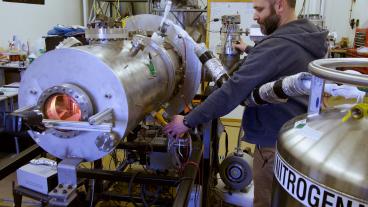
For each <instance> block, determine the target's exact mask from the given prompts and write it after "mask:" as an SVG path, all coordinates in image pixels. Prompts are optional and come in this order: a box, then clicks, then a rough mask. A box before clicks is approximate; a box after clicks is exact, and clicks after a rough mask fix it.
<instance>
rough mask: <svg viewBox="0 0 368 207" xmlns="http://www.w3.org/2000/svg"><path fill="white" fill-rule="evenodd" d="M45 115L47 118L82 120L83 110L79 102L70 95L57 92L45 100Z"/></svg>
mask: <svg viewBox="0 0 368 207" xmlns="http://www.w3.org/2000/svg"><path fill="white" fill-rule="evenodd" d="M44 115H45V117H46V119H53V120H64V121H81V119H82V111H81V109H80V106H79V104H78V103H77V102H76V101H75V100H74V99H73V98H72V97H71V96H69V95H67V94H62V93H57V94H53V95H51V96H50V97H49V98H48V99H47V100H46V102H45V105H44Z"/></svg>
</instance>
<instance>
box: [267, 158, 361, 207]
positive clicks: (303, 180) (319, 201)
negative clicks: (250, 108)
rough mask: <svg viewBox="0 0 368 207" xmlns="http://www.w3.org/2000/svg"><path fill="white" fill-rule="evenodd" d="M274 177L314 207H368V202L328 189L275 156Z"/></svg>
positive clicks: (300, 199) (288, 190)
mask: <svg viewBox="0 0 368 207" xmlns="http://www.w3.org/2000/svg"><path fill="white" fill-rule="evenodd" d="M274 176H275V178H276V179H277V181H278V183H279V184H280V185H281V186H282V188H284V189H285V191H287V192H288V193H289V195H291V196H292V197H293V198H295V199H296V200H297V201H299V202H300V203H302V204H303V205H305V206H313V207H327V206H331V207H368V202H367V201H363V200H359V199H356V198H353V197H349V196H348V195H344V194H342V193H340V192H337V191H335V190H332V189H328V188H326V187H325V186H322V185H321V184H318V183H316V182H314V181H312V180H311V179H309V178H307V177H305V176H304V175H302V174H300V173H299V172H298V171H296V170H295V169H293V168H292V167H290V166H289V165H288V164H287V163H286V162H284V161H283V160H282V158H281V157H280V155H279V154H278V153H276V155H275V165H274Z"/></svg>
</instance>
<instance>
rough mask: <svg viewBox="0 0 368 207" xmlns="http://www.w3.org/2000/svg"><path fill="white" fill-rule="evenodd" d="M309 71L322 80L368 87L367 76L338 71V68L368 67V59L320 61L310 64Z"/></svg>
mask: <svg viewBox="0 0 368 207" xmlns="http://www.w3.org/2000/svg"><path fill="white" fill-rule="evenodd" d="M308 67H309V71H310V72H311V73H312V74H313V75H315V76H318V77H320V78H322V79H325V80H330V81H334V82H338V83H344V84H350V85H357V86H366V87H367V86H368V76H367V75H357V74H351V73H346V72H343V71H339V70H336V67H368V58H334V59H320V60H315V61H313V62H311V63H309V66H308Z"/></svg>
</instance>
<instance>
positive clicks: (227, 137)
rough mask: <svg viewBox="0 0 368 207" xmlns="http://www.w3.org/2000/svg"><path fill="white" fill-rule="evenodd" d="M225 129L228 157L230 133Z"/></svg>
mask: <svg viewBox="0 0 368 207" xmlns="http://www.w3.org/2000/svg"><path fill="white" fill-rule="evenodd" d="M224 131H225V157H227V153H228V152H229V134H228V133H227V131H226V129H224Z"/></svg>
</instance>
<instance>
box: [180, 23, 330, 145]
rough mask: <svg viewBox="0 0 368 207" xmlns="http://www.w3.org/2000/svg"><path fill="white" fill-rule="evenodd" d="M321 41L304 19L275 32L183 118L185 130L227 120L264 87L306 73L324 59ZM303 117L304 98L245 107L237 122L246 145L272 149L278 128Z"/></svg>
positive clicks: (323, 33) (323, 36)
mask: <svg viewBox="0 0 368 207" xmlns="http://www.w3.org/2000/svg"><path fill="white" fill-rule="evenodd" d="M326 36H327V32H326V31H322V30H321V29H319V28H318V27H316V26H314V25H313V24H312V23H310V22H309V21H308V20H305V19H301V20H296V21H292V22H290V23H288V24H285V25H283V26H281V27H279V28H278V29H277V30H276V31H275V32H273V33H272V34H271V35H269V36H267V37H266V38H264V39H263V40H262V41H260V42H259V43H258V44H257V45H256V46H255V47H254V48H252V49H251V51H250V53H249V54H248V56H247V58H246V60H245V61H244V62H243V63H242V65H241V66H240V68H239V70H238V71H237V72H235V73H234V75H233V76H232V77H231V79H230V80H229V81H227V82H226V83H225V84H224V85H222V87H221V88H219V89H218V90H216V91H215V92H213V93H212V94H211V95H210V96H209V97H208V98H207V99H206V100H205V101H204V102H203V103H202V104H201V105H199V106H198V107H196V108H195V109H194V110H193V111H192V112H190V113H189V114H188V115H186V120H187V123H188V125H189V126H196V125H198V124H201V123H205V122H208V121H210V120H212V119H215V118H218V117H221V116H224V115H226V114H228V113H229V112H231V111H232V110H233V109H234V108H235V107H237V106H238V105H239V104H240V103H241V102H242V101H244V100H245V99H246V98H247V97H248V96H249V95H250V93H251V92H252V90H253V89H254V88H256V87H259V86H261V85H262V84H264V83H267V82H270V81H274V80H277V79H280V78H281V77H285V76H290V75H293V74H296V73H299V72H307V71H308V64H309V63H310V62H311V61H313V60H315V59H320V58H323V57H324V56H325V54H326V52H327V43H326ZM306 111H307V98H306V97H304V98H300V97H299V98H290V99H289V100H288V102H287V103H284V104H269V105H264V106H257V107H248V108H247V109H246V110H245V112H244V114H243V121H242V126H243V128H244V131H245V138H246V141H248V142H250V143H253V144H257V145H259V146H261V147H273V146H274V145H275V143H276V140H277V136H278V132H279V130H280V129H281V127H282V125H283V124H284V123H285V122H286V121H288V120H290V119H291V118H293V117H295V116H297V115H300V114H303V113H306Z"/></svg>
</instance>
